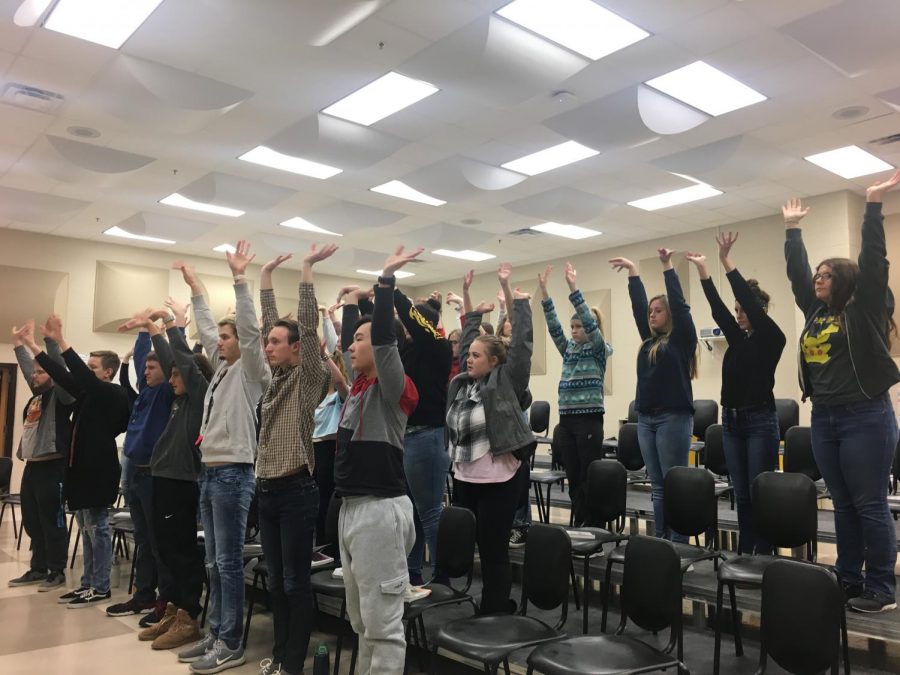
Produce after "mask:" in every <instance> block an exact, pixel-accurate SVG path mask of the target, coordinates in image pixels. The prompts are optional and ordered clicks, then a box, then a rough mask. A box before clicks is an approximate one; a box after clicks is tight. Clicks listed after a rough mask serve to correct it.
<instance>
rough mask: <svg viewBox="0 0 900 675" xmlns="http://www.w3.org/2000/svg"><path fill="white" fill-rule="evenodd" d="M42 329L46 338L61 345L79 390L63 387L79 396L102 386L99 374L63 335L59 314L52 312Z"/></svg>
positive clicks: (63, 356)
mask: <svg viewBox="0 0 900 675" xmlns="http://www.w3.org/2000/svg"><path fill="white" fill-rule="evenodd" d="M41 331H42V332H43V333H44V337H45V338H50V339H51V340H53V341H54V342H56V344H58V345H59V348H60V349H62V358H63V361H65V364H66V367H67V368H68V369H69V373H70V374H71V376H72V379H73V380H74V383H75V386H76V387H77V390H78V392H77V393H76V392H74V391H71V390H70V389H69V387H68V386H66V385H63V388H64V389H65V390H66V391H68V392H69V393H70V394H71V395H72V396H76V397H77V396H80V395H81V394H83V393H85V392H88V391H91V390H95V389H99V388H100V387H101V384H102V383H101V382H100V380H99V379H97V376H96V375H94V373H93V371H91V369H90V368H88V367H87V364H86V363H85V362H84V361H82V360H81V357H80V356H78V354H77V353H76V352H75V350H74V349H72V348H71V347H70V346H69V343H68V342H66V339H65V338H64V337H63V330H62V320H61V319H60V318H59V316H58V315H56V314H51V315H50V316H49V317H47V323H45V324H44V325H43V326H42V327H41ZM45 370H46V368H45ZM47 372H50V371H47ZM53 379H54V381H55V380H56V378H55V377H54V378H53Z"/></svg>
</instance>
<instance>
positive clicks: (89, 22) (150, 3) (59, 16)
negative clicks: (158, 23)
mask: <svg viewBox="0 0 900 675" xmlns="http://www.w3.org/2000/svg"><path fill="white" fill-rule="evenodd" d="M160 3H162V0H127V1H126V0H59V2H58V3H56V6H55V7H54V8H53V9H52V10H51V11H50V16H48V17H47V20H46V21H45V22H44V28H47V29H49V30H52V31H56V32H57V33H65V34H66V35H71V36H72V37H76V38H79V39H81V40H87V41H88V42H95V43H96V44H98V45H103V46H105V47H112V48H113V49H118V48H119V47H121V46H122V45H123V44H124V43H125V40H127V39H128V38H130V37H131V35H132V33H134V32H135V31H136V30H137V29H138V28H140V26H141V24H142V23H144V21H146V20H147V17H148V16H150V15H151V14H152V13H153V10H154V9H156V8H157V7H158V6H159V5H160Z"/></svg>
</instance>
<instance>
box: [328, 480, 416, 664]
mask: <svg viewBox="0 0 900 675" xmlns="http://www.w3.org/2000/svg"><path fill="white" fill-rule="evenodd" d="M339 529H340V539H339V541H340V549H341V565H342V566H343V572H344V587H345V589H346V591H347V615H348V616H349V618H350V625H351V626H353V630H354V631H355V632H356V634H357V635H358V636H359V661H358V666H357V667H358V671H357V672H359V673H360V674H361V675H370V674H371V675H391V674H393V673H397V674H398V675H399V674H400V673H402V672H403V666H404V664H405V661H406V639H405V637H404V634H403V593H404V591H405V590H406V587H407V585H408V584H409V572H408V570H407V568H406V556H407V555H409V552H410V550H411V549H412V546H413V543H414V542H415V539H416V531H415V526H414V525H413V507H412V502H411V501H410V500H409V497H407V496H405V495H404V496H402V497H393V498H376V497H345V498H344V503H343V506H342V507H341V516H340V521H339Z"/></svg>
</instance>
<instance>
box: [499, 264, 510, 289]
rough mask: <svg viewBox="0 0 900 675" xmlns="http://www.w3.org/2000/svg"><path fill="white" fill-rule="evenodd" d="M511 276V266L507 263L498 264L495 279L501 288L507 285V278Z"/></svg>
mask: <svg viewBox="0 0 900 675" xmlns="http://www.w3.org/2000/svg"><path fill="white" fill-rule="evenodd" d="M511 276H512V265H511V264H509V263H508V262H503V263H500V266H499V267H498V268H497V279H499V280H500V285H501V286H508V285H509V278H510V277H511Z"/></svg>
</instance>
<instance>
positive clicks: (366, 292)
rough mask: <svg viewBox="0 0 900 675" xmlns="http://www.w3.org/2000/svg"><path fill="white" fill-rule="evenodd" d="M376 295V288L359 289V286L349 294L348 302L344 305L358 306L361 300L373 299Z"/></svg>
mask: <svg viewBox="0 0 900 675" xmlns="http://www.w3.org/2000/svg"><path fill="white" fill-rule="evenodd" d="M373 295H375V289H374V288H359V287H358V286H357V287H356V288H355V289H354V290H352V291H350V292H349V293H347V300H346V301H345V303H344V304H347V305H358V304H359V301H360V300H363V299H366V298H371V297H372V296H373Z"/></svg>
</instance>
